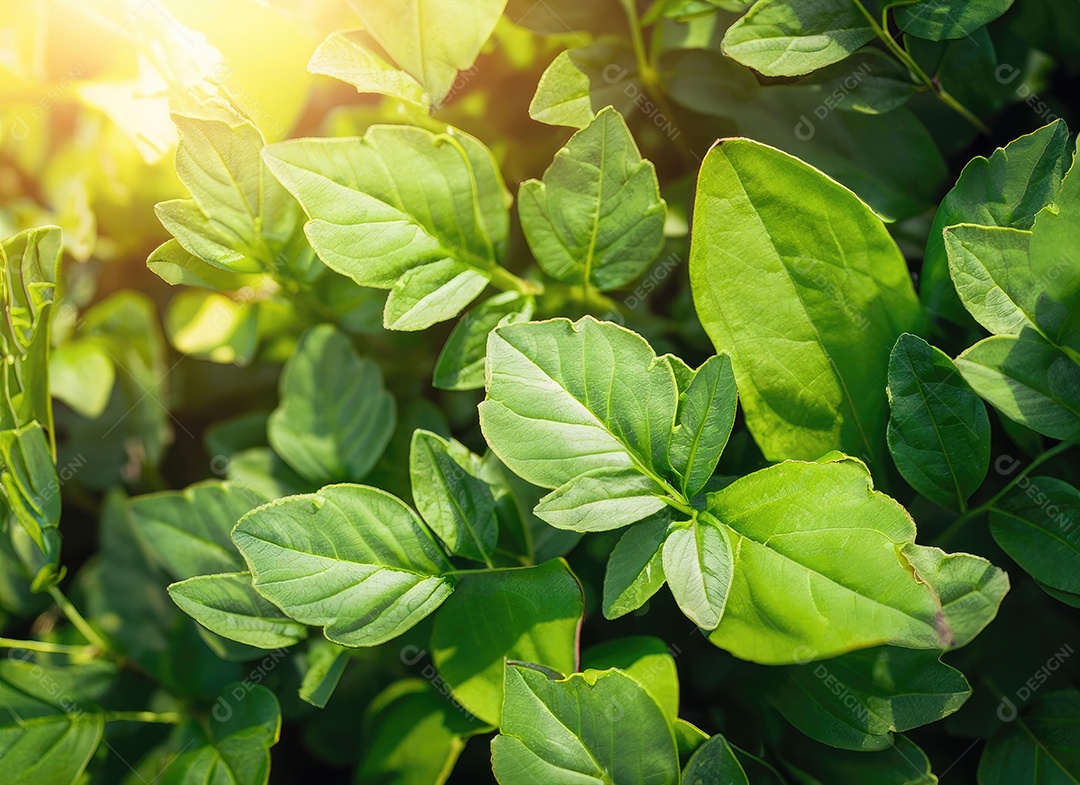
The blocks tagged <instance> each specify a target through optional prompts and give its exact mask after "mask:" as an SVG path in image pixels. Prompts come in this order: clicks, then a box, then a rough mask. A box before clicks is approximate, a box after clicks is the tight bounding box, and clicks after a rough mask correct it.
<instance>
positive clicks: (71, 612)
mask: <svg viewBox="0 0 1080 785" xmlns="http://www.w3.org/2000/svg"><path fill="white" fill-rule="evenodd" d="M49 595H50V596H51V597H52V598H53V602H55V603H56V605H57V607H59V608H60V610H61V611H63V613H64V615H65V616H66V617H67V619H68V621H70V622H71V623H72V625H74V627H75V629H77V630H78V631H79V632H80V633H82V636H83V637H84V638H86V640H87V641H89V642H90V645H91V646H93V647H94V648H95V649H97V650H98V651H100V652H103V653H107V652H109V651H110V649H109V644H108V643H106V642H105V640H104V639H103V638H102V637H101V636H100V635H98V634H97V631H96V630H95V629H94V628H93V627H91V626H90V622H88V621H87V620H86V619H84V618H83V615H82V614H81V613H79V611H78V609H77V608H76V607H75V606H74V605H72V604H71V600H69V599H68V598H67V597H65V596H64V593H63V592H62V591H60V589H59V588H57V587H56V586H50V587H49Z"/></svg>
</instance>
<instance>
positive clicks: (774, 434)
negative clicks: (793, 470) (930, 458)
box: [690, 139, 922, 466]
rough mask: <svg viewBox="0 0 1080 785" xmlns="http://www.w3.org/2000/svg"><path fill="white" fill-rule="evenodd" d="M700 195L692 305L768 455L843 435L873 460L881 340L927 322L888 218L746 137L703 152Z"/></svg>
mask: <svg viewBox="0 0 1080 785" xmlns="http://www.w3.org/2000/svg"><path fill="white" fill-rule="evenodd" d="M695 205H696V206H695V209H694V215H695V227H694V234H693V240H692V244H691V249H690V280H691V286H692V289H693V293H694V301H695V305H696V307H697V312H698V316H699V317H700V318H701V322H702V324H703V326H704V327H705V331H706V332H707V333H708V334H709V337H710V338H711V339H712V341H713V345H714V346H716V349H717V351H718V352H719V351H727V352H730V353H731V359H732V364H733V365H734V369H735V378H736V380H737V381H738V384H739V393H740V397H741V398H742V403H743V409H744V411H745V413H746V419H747V425H748V427H749V429H750V431H751V433H752V434H753V435H754V439H755V441H756V442H757V443H758V445H759V446H760V447H761V449H762V452H763V453H764V454H765V457H766V458H767V459H769V460H774V461H776V460H783V459H785V458H806V459H816V458H817V457H819V456H820V455H823V454H825V453H827V452H829V451H830V450H836V449H838V450H841V451H844V452H847V453H850V454H855V455H861V456H866V457H867V459H869V460H872V461H873V462H874V463H873V465H875V466H877V465H878V463H879V462H880V459H881V458H882V457H883V455H882V453H883V448H884V435H885V420H886V412H887V402H886V397H885V394H884V392H885V387H886V380H887V370H888V353H889V350H890V349H891V347H892V346H893V344H894V343H895V342H896V339H897V337H898V336H899V335H900V334H901V333H902V332H905V331H909V332H910V331H918V328H919V326H920V324H921V322H922V314H921V311H920V309H919V304H918V301H917V300H916V298H915V293H914V290H913V288H912V285H911V278H910V276H909V274H908V270H907V264H906V262H905V261H904V258H903V255H902V254H901V253H900V250H899V248H897V246H896V243H895V242H894V241H893V239H892V238H891V237H890V236H889V233H888V231H887V230H886V228H885V226H884V224H883V223H882V222H881V220H880V219H878V218H877V216H875V215H874V214H873V213H872V212H871V211H870V208H869V207H867V206H866V205H865V204H864V203H863V202H861V201H860V200H859V198H858V197H857V196H855V194H853V193H852V192H851V191H848V190H847V189H846V188H844V187H843V186H842V185H840V184H839V183H837V182H835V181H833V180H830V179H828V178H827V177H825V175H823V174H821V173H820V172H818V171H817V170H815V169H813V168H812V167H810V166H808V165H807V164H804V163H802V162H801V161H799V160H798V159H796V158H793V157H791V156H789V155H787V154H786V153H782V152H781V151H779V150H776V149H774V148H771V147H766V146H765V145H762V144H758V143H756V142H752V141H749V140H746V139H729V140H726V141H723V142H721V143H720V144H718V145H717V146H716V147H714V148H713V149H712V150H711V151H710V152H709V154H708V156H707V157H706V159H705V163H704V165H703V166H702V169H701V175H700V178H699V182H698V193H697V201H696V203H695ZM778 324H783V325H784V329H783V331H782V334H781V332H778V330H777V325H778Z"/></svg>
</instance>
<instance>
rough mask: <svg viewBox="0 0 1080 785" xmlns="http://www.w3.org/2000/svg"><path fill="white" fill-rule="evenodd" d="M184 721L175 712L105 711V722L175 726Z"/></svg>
mask: <svg viewBox="0 0 1080 785" xmlns="http://www.w3.org/2000/svg"><path fill="white" fill-rule="evenodd" d="M183 721H184V718H183V716H181V715H180V714H178V713H177V712H175V711H166V712H160V713H159V712H155V711H107V712H105V722H154V723H160V724H165V725H177V724H179V723H181V722H183Z"/></svg>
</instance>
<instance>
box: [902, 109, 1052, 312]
mask: <svg viewBox="0 0 1080 785" xmlns="http://www.w3.org/2000/svg"><path fill="white" fill-rule="evenodd" d="M1071 162H1072V155H1071V154H1070V150H1069V129H1068V128H1067V127H1066V126H1065V123H1064V121H1062V120H1055V121H1054V122H1052V123H1050V124H1049V125H1047V126H1044V127H1043V128H1040V129H1039V130H1038V131H1035V132H1034V133H1031V134H1028V135H1027V136H1022V137H1020V138H1019V139H1017V140H1015V141H1013V142H1010V143H1009V144H1008V145H1006V146H1005V147H1004V148H998V149H997V150H995V151H994V153H993V154H992V155H991V156H990V157H989V158H983V157H982V156H978V157H976V158H974V159H972V160H971V162H970V163H968V165H967V166H965V167H964V171H963V172H961V174H960V179H958V180H957V181H956V185H955V186H954V187H953V189H952V190H951V191H949V193H948V194H946V196H945V198H944V199H943V200H942V201H941V206H940V207H939V208H938V211H937V214H936V215H935V216H934V223H933V225H932V226H931V227H930V237H929V239H928V240H927V243H926V254H925V256H924V259H923V268H922V276H921V282H920V285H919V294H920V296H921V298H922V301H923V303H924V304H925V305H926V307H927V308H928V309H930V311H931V312H932V313H935V314H941V315H943V316H946V317H947V318H949V319H952V320H953V321H957V320H958V319H960V318H961V317H963V316H964V313H963V308H962V307H961V305H960V301H959V300H957V298H956V293H955V291H954V290H953V283H952V281H951V280H950V279H949V265H948V260H947V255H946V248H945V240H944V237H943V234H942V233H943V232H944V231H945V229H946V228H947V227H949V226H956V225H957V224H964V223H970V224H979V225H981V226H998V227H1002V228H1012V229H1030V228H1031V227H1032V225H1033V224H1034V222H1035V215H1036V214H1037V213H1038V212H1039V210H1041V209H1042V208H1044V207H1045V206H1046V205H1048V204H1050V203H1051V202H1053V200H1054V198H1055V196H1056V195H1057V192H1058V189H1060V187H1061V181H1062V179H1063V178H1064V177H1065V172H1066V171H1067V170H1068V168H1069V165H1070V164H1071Z"/></svg>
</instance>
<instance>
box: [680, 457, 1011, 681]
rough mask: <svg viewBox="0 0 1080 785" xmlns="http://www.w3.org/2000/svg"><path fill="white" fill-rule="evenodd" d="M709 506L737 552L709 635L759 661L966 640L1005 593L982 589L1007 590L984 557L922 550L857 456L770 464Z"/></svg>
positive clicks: (939, 646)
mask: <svg viewBox="0 0 1080 785" xmlns="http://www.w3.org/2000/svg"><path fill="white" fill-rule="evenodd" d="M708 510H709V512H710V513H711V514H712V515H713V516H715V518H716V519H717V520H719V521H721V522H722V524H721V526H722V528H724V529H725V530H726V532H727V534H728V536H729V537H730V538H731V540H732V545H731V548H732V551H733V552H734V553H735V554H736V559H735V569H734V574H733V576H732V582H731V590H730V594H729V596H728V600H727V606H726V608H725V611H724V616H723V618H722V619H721V620H720V625H719V626H718V627H717V628H716V630H715V632H713V633H712V635H711V636H710V640H711V641H712V642H713V643H715V644H716V645H717V646H720V647H721V648H724V649H727V650H728V651H730V652H731V653H732V654H734V655H735V656H737V657H740V658H743V659H749V660H752V661H754V662H758V663H762V664H787V663H791V662H796V661H800V660H801V661H804V662H805V661H806V660H808V659H817V658H823V657H830V656H836V655H838V654H843V653H845V652H848V651H853V650H856V649H863V648H869V647H871V646H877V645H880V644H882V643H891V644H893V645H898V646H903V647H905V648H911V649H945V648H948V647H950V646H956V645H962V644H963V643H964V642H966V641H967V639H968V636H969V634H972V635H973V634H974V632H973V630H975V629H976V628H980V629H981V626H985V624H987V623H989V621H990V620H991V619H992V618H993V616H994V613H996V610H997V603H999V602H1000V600H1001V596H1000V595H995V594H994V593H993V592H992V591H989V590H988V591H987V592H986V593H979V594H975V595H973V594H971V593H972V592H974V590H975V589H976V588H984V587H983V584H985V583H987V582H990V583H992V584H993V586H991V588H994V587H996V586H997V584H996V583H994V581H995V580H996V579H1001V580H1005V584H1006V586H1007V580H1006V579H1004V574H1003V573H1001V572H1000V570H995V569H994V568H992V567H990V565H989V564H988V563H987V562H986V561H985V560H982V559H978V558H977V557H973V556H966V555H965V556H966V559H968V560H970V562H969V561H964V562H963V563H962V564H960V563H958V562H957V563H954V562H948V565H947V566H946V567H942V564H941V559H942V558H949V559H952V558H954V557H945V554H942V553H941V552H940V551H936V550H934V549H921V550H920V549H918V548H917V546H914V545H913V544H912V541H913V540H914V538H915V525H914V522H913V521H912V520H911V517H910V516H909V515H908V514H907V512H906V511H905V510H904V508H903V507H901V506H900V505H899V504H898V503H897V502H895V501H893V500H892V499H890V498H889V497H888V496H885V495H884V494H882V493H880V492H878V491H875V490H874V489H873V485H872V483H871V481H870V474H869V472H868V471H867V469H866V467H865V466H864V465H863V464H862V463H860V462H859V461H856V460H853V459H850V458H844V457H841V458H839V459H836V460H829V461H827V462H823V463H803V462H798V461H788V462H785V463H782V464H779V465H777V466H773V467H770V468H768V469H763V470H761V471H759V472H755V473H754V474H751V475H748V476H746V477H743V478H741V479H739V480H736V481H735V482H733V483H732V484H731V485H729V486H727V487H726V488H724V489H723V490H721V491H717V492H715V493H711V494H709V496H708ZM909 548H910V549H914V550H912V551H911V552H910V555H909V552H908V549H909ZM927 551H931V552H929V553H928V552H927ZM839 552H843V553H844V554H845V559H844V560H842V561H838V560H837V559H836V558H835V554H836V553H839ZM901 552H903V553H904V554H905V558H903V559H902V558H899V554H900V553H901ZM935 554H940V557H936V556H935ZM909 560H914V561H915V563H911V562H909ZM956 567H963V568H968V569H969V570H970V571H971V572H972V573H976V572H977V574H963V575H961V574H959V573H958V570H957V569H956ZM943 569H944V570H946V572H945V573H942V570H943ZM665 570H666V567H665ZM913 573H914V574H913ZM669 579H670V576H669ZM965 581H966V583H965ZM965 586H966V592H968V593H967V594H965V593H963V592H962V591H961V589H962V588H963V587H965ZM1000 594H1001V595H1003V594H1004V591H1001V592H1000ZM949 605H952V606H954V610H955V616H951V615H950V612H949V608H948V607H946V606H949ZM980 625H981V626H980Z"/></svg>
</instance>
